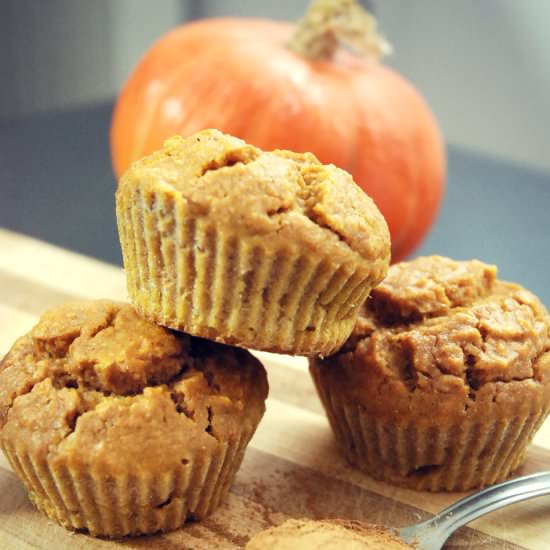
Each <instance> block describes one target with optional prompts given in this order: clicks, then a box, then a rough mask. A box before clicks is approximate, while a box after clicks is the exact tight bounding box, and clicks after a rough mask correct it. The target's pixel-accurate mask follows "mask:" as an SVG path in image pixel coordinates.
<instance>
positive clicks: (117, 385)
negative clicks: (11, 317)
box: [0, 301, 267, 537]
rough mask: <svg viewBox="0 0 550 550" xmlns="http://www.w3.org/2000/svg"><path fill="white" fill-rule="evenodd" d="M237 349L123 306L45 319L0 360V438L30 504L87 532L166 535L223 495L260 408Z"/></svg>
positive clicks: (261, 375)
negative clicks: (171, 327) (164, 325)
mask: <svg viewBox="0 0 550 550" xmlns="http://www.w3.org/2000/svg"><path fill="white" fill-rule="evenodd" d="M266 394H267V383H266V376H265V371H264V369H263V367H262V365H261V364H260V363H259V362H258V361H257V360H256V359H255V358H254V357H253V356H252V355H250V354H249V353H248V352H247V351H245V350H241V349H237V348H231V347H228V346H224V345H222V344H215V343H212V342H208V341H205V340H202V339H200V338H192V337H190V336H188V335H186V334H177V333H174V332H171V331H169V330H167V329H165V328H162V327H159V326H156V325H154V324H153V323H151V322H149V321H146V320H145V319H143V318H141V317H140V316H139V315H138V314H137V313H136V311H135V310H134V308H133V307H132V306H130V305H128V304H122V303H115V302H109V301H97V302H79V303H73V304H68V305H66V306H63V307H59V308H57V309H54V310H51V311H49V312H47V313H46V314H44V315H43V316H42V318H41V319H40V321H39V323H38V324H37V325H36V326H35V327H34V328H33V329H32V330H31V331H30V332H29V333H28V334H27V335H25V336H23V337H21V338H19V339H18V340H17V341H16V342H15V344H14V345H13V347H12V349H11V350H10V352H9V353H8V354H7V355H6V357H5V358H4V360H3V361H2V363H1V366H0V429H1V432H0V439H1V443H2V448H3V450H4V452H5V453H6V456H7V457H8V459H9V461H10V463H11V465H12V467H13V469H14V470H15V472H16V473H17V475H18V476H19V477H20V478H21V480H22V481H23V483H24V484H25V486H26V488H27V490H28V492H29V495H30V498H31V500H32V501H33V502H34V504H35V505H36V506H37V507H38V508H39V509H40V510H41V511H42V512H44V513H46V514H47V515H48V516H49V517H50V518H51V519H53V520H55V521H57V522H59V523H61V524H62V525H64V526H65V527H67V528H69V529H83V530H87V531H89V532H90V533H91V534H93V535H101V536H109V537H115V536H123V535H135V534H145V533H154V532H156V531H167V530H171V529H175V528H177V527H179V526H181V525H182V524H183V523H184V522H185V521H186V520H187V519H190V518H193V519H201V518H203V517H204V516H206V515H208V514H209V513H210V512H212V511H213V510H214V509H215V508H216V507H217V506H218V504H219V503H220V501H221V500H222V499H223V498H224V497H225V495H226V494H227V492H228V490H229V487H230V485H231V483H232V480H233V478H234V476H235V473H236V471H237V469H238V467H239V465H240V463H241V460H242V458H243V454H244V452H245V448H246V445H247V443H248V441H249V440H250V438H251V437H252V434H253V433H254V431H255V429H256V426H257V425H258V422H259V421H260V419H261V417H262V415H263V412H264V400H265V398H266Z"/></svg>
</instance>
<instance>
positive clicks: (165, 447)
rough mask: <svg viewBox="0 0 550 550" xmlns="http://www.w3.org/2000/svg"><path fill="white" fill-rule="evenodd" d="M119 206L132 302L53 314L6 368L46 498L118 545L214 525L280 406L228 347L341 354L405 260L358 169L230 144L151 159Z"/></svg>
mask: <svg viewBox="0 0 550 550" xmlns="http://www.w3.org/2000/svg"><path fill="white" fill-rule="evenodd" d="M116 199H117V221H118V227H119V234H120V240H121V245H122V250H123V258H124V265H125V269H126V275H127V281H128V292H129V295H130V299H131V302H132V305H129V304H121V303H115V302H110V301H97V302H80V303H74V304H68V305H66V306H63V307H60V308H57V309H55V310H52V311H49V312H47V313H46V314H44V315H43V316H42V318H41V319H40V321H39V323H38V324H37V325H36V326H35V327H34V328H33V329H32V330H31V332H30V333H28V334H27V335H25V336H23V337H21V338H20V339H19V340H17V342H16V343H15V344H14V345H13V347H12V349H11V350H10V351H9V353H8V354H7V356H6V357H5V358H4V360H3V361H2V364H1V366H0V429H1V434H0V437H1V443H2V447H3V449H4V451H5V453H6V455H7V457H8V459H9V460H10V463H11V464H12V466H13V468H14V470H15V471H16V472H17V474H18V475H19V476H20V478H21V479H22V480H23V482H24V484H25V486H26V487H27V489H28V491H29V494H30V497H31V499H32V500H33V502H34V503H35V504H36V506H37V507H38V508H39V509H40V510H42V511H43V512H45V513H46V514H47V515H48V516H49V517H51V518H52V519H54V520H56V521H58V522H59V523H61V524H63V525H64V526H66V527H68V528H71V529H85V530H87V531H89V532H90V533H91V534H94V535H102V536H122V535H128V534H145V533H153V532H156V531H165V530H169V529H174V528H176V527H178V526H180V525H182V524H183V523H184V522H185V521H186V519H189V518H194V519H200V518H202V517H204V516H206V515H207V514H209V513H210V512H211V511H213V510H214V509H215V508H216V506H217V505H218V504H219V502H220V501H221V500H223V498H224V496H225V495H226V494H227V492H228V490H229V487H230V485H231V482H232V480H233V478H234V476H235V473H236V471H237V469H238V467H239V465H240V463H241V460H242V458H243V454H244V451H245V448H246V445H247V444H248V442H249V440H250V438H251V437H252V435H253V433H254V431H255V429H256V427H257V425H258V423H259V421H260V419H261V417H262V415H263V412H264V407H265V405H264V402H265V398H266V396H267V382H266V375H265V371H264V369H263V367H262V366H261V364H260V363H259V362H258V361H257V360H256V359H255V358H254V357H253V356H252V355H251V354H250V353H249V352H247V351H245V350H243V349H239V348H235V347H231V346H230V345H239V346H242V347H250V348H254V349H263V350H270V351H278V352H285V353H294V354H308V355H318V354H319V355H327V354H329V353H332V352H335V351H337V350H338V349H339V347H340V346H341V345H342V343H343V342H344V341H345V340H346V339H347V338H348V336H349V334H350V332H351V331H352V329H353V326H354V324H355V320H356V318H357V315H358V312H359V307H360V305H361V304H362V303H363V302H364V300H365V299H366V297H367V295H368V294H369V292H370V290H371V289H372V287H374V286H375V285H376V284H378V283H379V282H380V281H381V280H382V279H383V277H384V276H385V275H386V271H387V267H388V263H389V251H390V245H389V234H388V230H387V226H386V223H385V221H384V219H383V217H382V216H381V214H380V213H379V211H378V210H377V209H376V207H375V206H374V204H373V202H372V201H371V200H370V199H369V198H368V197H367V196H366V195H365V194H364V193H363V192H362V191H361V190H360V189H359V188H358V187H357V186H356V185H355V183H354V182H353V180H352V179H351V177H350V176H349V175H348V174H347V173H346V172H344V171H342V170H339V169H337V168H336V167H334V166H324V165H322V164H321V163H320V162H319V161H318V160H317V159H316V158H315V157H314V156H313V155H310V154H303V155H302V154H295V153H291V152H288V151H274V152H271V153H267V152H263V151H261V150H259V149H257V148H255V147H252V146H250V145H247V144H246V143H244V142H243V141H241V140H238V139H236V138H233V137H230V136H226V135H223V134H221V133H220V132H217V131H214V130H209V131H203V132H200V133H198V134H196V135H195V136H191V137H189V138H187V139H183V138H180V137H176V138H172V139H171V140H168V141H167V142H166V144H165V145H164V147H163V148H162V149H161V150H160V151H158V152H157V153H154V154H153V155H151V156H150V157H147V158H145V159H142V160H141V161H138V162H137V163H135V164H134V165H133V166H132V167H131V168H130V169H129V170H128V172H127V173H126V174H125V175H124V176H123V177H122V179H121V181H120V183H119V187H118V190H117V196H116ZM207 339H208V340H207Z"/></svg>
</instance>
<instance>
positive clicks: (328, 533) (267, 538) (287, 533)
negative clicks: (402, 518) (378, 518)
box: [246, 519, 414, 550]
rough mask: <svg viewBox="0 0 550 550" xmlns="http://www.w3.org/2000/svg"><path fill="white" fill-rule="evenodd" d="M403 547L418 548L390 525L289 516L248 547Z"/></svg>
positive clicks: (278, 549) (257, 549) (262, 549)
mask: <svg viewBox="0 0 550 550" xmlns="http://www.w3.org/2000/svg"><path fill="white" fill-rule="evenodd" d="M313 548H315V549H319V550H322V549H327V550H328V549H334V548H338V549H339V550H368V549H372V550H386V549H387V550H393V549H395V550H399V549H403V550H405V549H407V548H414V547H413V546H410V545H408V544H407V543H405V542H403V541H402V540H400V539H399V538H397V537H396V536H395V535H394V534H393V533H392V532H391V531H390V530H389V529H385V528H384V527H377V526H371V525H365V524H363V523H360V522H358V521H346V520H338V519H327V520H310V519H289V520H287V521H285V522H284V523H283V524H281V525H279V526H278V527H272V528H271V529H266V530H265V531H261V532H260V533H258V534H257V535H256V536H255V537H253V538H252V539H251V540H250V541H249V543H248V544H247V545H246V550H301V549H303V550H311V549H313Z"/></svg>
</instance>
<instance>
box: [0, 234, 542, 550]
mask: <svg viewBox="0 0 550 550" xmlns="http://www.w3.org/2000/svg"><path fill="white" fill-rule="evenodd" d="M82 298H113V299H118V300H124V299H126V289H125V280H124V274H123V272H122V270H121V269H119V268H118V267H115V266H112V265H108V264H104V263H102V262H99V261H97V260H94V259H91V258H87V257H84V256H81V255H78V254H75V253H73V252H69V251H67V250H63V249H60V248H57V247H54V246H52V245H49V244H46V243H43V242H40V241H37V240H34V239H31V238H29V237H25V236H23V235H20V234H17V233H12V232H9V231H6V230H2V229H0V355H3V354H4V353H5V352H6V351H7V350H8V349H9V347H10V346H11V344H12V343H13V341H14V340H15V339H16V338H17V337H18V336H20V335H22V334H23V333H25V332H27V331H28V330H29V329H30V328H31V327H32V325H33V324H34V323H35V322H36V321H37V318H38V316H39V315H40V314H41V313H42V312H44V311H45V310H46V309H48V308H50V307H53V306H56V305H59V304H62V303H64V302H67V301H70V300H75V299H82ZM257 355H258V357H259V358H260V359H261V360H262V362H263V363H264V365H265V366H266V368H267V371H268V376H269V382H270V395H269V399H268V403H267V411H266V414H265V417H264V419H263V421H262V423H261V424H260V427H259V428H258V431H257V433H256V435H255V436H254V438H253V440H252V442H251V444H250V446H249V448H248V451H247V454H246V457H245V459H244V462H243V465H242V467H241V469H240V471H239V474H238V476H237V479H236V482H235V484H234V486H233V488H232V490H231V493H230V496H229V498H228V499H227V501H226V502H225V504H224V505H222V506H221V507H220V509H219V510H218V511H217V512H216V513H214V514H213V515H212V516H211V517H210V518H208V519H207V520H205V521H203V522H202V523H194V524H189V525H187V526H185V527H183V528H182V529H179V530H178V531H175V532H172V533H168V534H164V535H158V536H151V537H139V538H128V539H121V540H116V541H111V540H102V539H94V538H93V537H90V536H88V535H85V534H80V533H71V532H69V531H66V530H65V529H63V528H62V527H59V526H57V525H56V524H54V523H53V522H51V521H49V520H48V519H47V518H46V517H45V516H43V515H42V514H40V513H39V512H37V511H36V510H35V509H34V508H33V506H32V505H31V503H30V501H29V500H28V498H27V496H26V493H25V490H24V488H23V485H22V484H21V482H20V481H19V480H18V479H17V477H16V476H15V474H14V473H13V472H12V470H11V468H10V466H9V464H8V462H7V460H6V459H5V458H4V456H3V455H1V454H0V550H12V549H13V550H22V549H29V548H40V549H48V550H49V549H55V550H58V549H59V550H69V549H70V550H78V549H96V548H97V549H115V548H119V549H120V550H122V549H124V548H136V549H139V548H155V549H157V548H158V549H168V548H170V549H203V548H204V549H206V548H217V549H226V548H227V549H232V548H242V547H243V546H244V545H245V544H246V542H247V540H248V539H249V538H250V537H251V536H252V535H253V534H254V533H256V532H257V531H259V530H260V529H263V528H265V527H268V526H271V525H274V524H277V523H280V522H281V521H283V520H284V519H286V518H288V517H310V518H327V517H341V518H350V519H360V520H364V521H367V522H369V523H377V524H383V525H387V526H395V527H399V526H402V525H405V524H408V523H412V522H415V521H418V520H419V519H421V518H425V517H428V515H429V514H431V513H434V512H436V511H439V510H441V509H442V508H444V507H445V506H447V505H449V504H450V503H452V502H453V501H455V500H457V499H458V498H460V497H462V496H463V494H458V493H452V494H445V493H436V494H432V493H423V492H416V491H411V490H407V489H400V488H397V487H393V486H391V485H388V484H385V483H382V482H377V481H374V480H372V479H370V478H368V477H366V476H364V475H362V474H360V473H359V472H358V471H356V470H354V469H353V468H352V467H350V466H349V465H348V464H347V463H346V461H345V460H344V459H343V458H342V457H340V456H339V454H338V451H337V449H336V446H335V444H334V441H333V438H332V434H331V432H330V429H329V426H328V423H327V420H326V418H325V416H324V413H323V411H322V409H321V406H320V403H319V401H318V398H317V395H316V394H315V391H314V388H313V384H312V383H311V380H310V378H309V374H308V372H307V368H306V361H305V359H303V358H295V357H288V356H277V355H273V354H267V353H257ZM543 469H550V421H547V422H546V423H545V424H544V426H543V427H542V429H541V430H540V431H539V432H538V434H537V435H536V437H535V440H534V444H533V445H532V446H531V448H530V451H529V453H528V456H527V460H526V462H525V464H524V465H523V466H522V467H521V469H520V470H519V471H518V472H517V474H518V475H520V474H526V473H531V472H535V471H539V470H543ZM549 526H550V496H546V497H539V498H537V499H533V500H530V501H525V502H522V503H519V504H515V505H512V506H509V507H508V508H505V509H503V510H500V511H497V512H494V513H492V514H490V515H488V516H485V517H484V518H481V519H479V520H477V521H475V522H473V523H472V524H471V526H470V527H468V528H463V529H461V530H459V531H458V532H457V533H456V534H455V535H453V536H452V537H451V538H450V539H449V541H448V543H447V545H446V546H445V548H476V549H477V548H499V549H512V548H532V549H539V550H543V549H545V550H547V549H548V548H550V528H549Z"/></svg>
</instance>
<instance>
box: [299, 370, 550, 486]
mask: <svg viewBox="0 0 550 550" xmlns="http://www.w3.org/2000/svg"><path fill="white" fill-rule="evenodd" d="M327 368H330V367H327ZM310 372H311V375H312V377H313V380H314V382H315V385H316V387H317V391H318V393H319V396H320V399H321V402H322V403H323V406H324V408H325V411H326V413H327V417H328V420H329V422H330V425H331V428H332V430H333V432H334V435H335V437H336V440H337V443H338V445H339V447H340V448H341V450H342V451H343V453H344V455H345V456H346V458H347V460H348V461H349V462H350V463H351V464H352V465H354V466H356V467H357V468H358V469H359V470H361V471H362V472H364V473H366V474H368V475H370V476H371V477H373V478H375V479H378V480H382V481H386V482H389V483H393V484H396V485H401V486H404V487H408V488H410V489H416V490H423V491H466V490H469V489H474V488H479V487H483V486H486V485H491V484H493V483H497V482H499V481H503V480H505V479H506V478H507V477H508V476H509V475H510V474H511V473H512V472H513V471H514V470H515V469H516V468H517V467H518V466H519V465H520V464H521V462H522V460H523V458H524V455H525V452H526V449H527V446H528V445H529V443H530V441H531V439H532V437H533V435H534V434H535V432H536V431H537V430H538V428H539V427H540V426H541V424H542V423H543V422H544V420H545V418H546V416H547V414H548V411H547V410H545V409H543V408H541V407H540V406H539V407H536V406H535V405H531V409H528V408H526V407H524V405H525V404H522V405H523V408H522V409H521V410H519V408H518V411H517V414H513V412H511V415H510V418H509V419H502V418H501V419H494V418H491V417H490V415H487V416H486V417H485V418H477V419H476V420H473V419H472V420H468V419H467V420H463V421H461V422H457V423H455V424H451V425H447V426H445V425H444V423H438V422H437V419H434V420H433V422H431V421H427V420H422V421H415V420H403V421H400V420H396V419H395V418H377V417H376V416H374V415H372V414H369V413H368V412H367V411H366V410H365V408H364V407H363V406H362V405H361V404H359V403H358V402H356V401H354V400H353V399H352V398H350V396H347V399H342V398H341V396H340V395H339V394H338V393H337V392H331V389H330V388H329V387H326V385H324V384H323V380H322V377H321V376H320V375H319V372H318V368H317V367H315V366H314V367H312V368H310Z"/></svg>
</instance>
